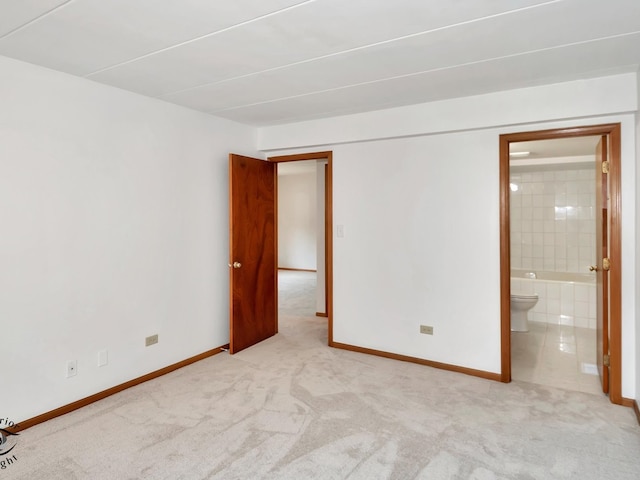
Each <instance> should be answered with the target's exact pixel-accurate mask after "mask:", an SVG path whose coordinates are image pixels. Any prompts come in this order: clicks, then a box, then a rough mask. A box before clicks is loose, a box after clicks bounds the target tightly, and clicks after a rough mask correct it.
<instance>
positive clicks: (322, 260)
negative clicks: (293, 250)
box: [268, 152, 333, 345]
mask: <svg viewBox="0 0 640 480" xmlns="http://www.w3.org/2000/svg"><path fill="white" fill-rule="evenodd" d="M268 160H269V162H274V163H277V164H278V167H279V168H280V165H283V166H284V165H286V164H298V165H303V164H308V163H310V162H313V163H315V165H316V167H317V169H316V175H317V177H316V178H317V180H318V181H317V188H318V193H319V195H318V196H317V199H318V200H317V203H318V205H319V206H320V207H321V208H319V209H318V220H319V221H320V223H321V225H319V226H318V228H317V231H318V232H321V233H322V234H321V235H318V236H317V238H316V241H317V253H318V254H317V260H316V312H315V315H316V316H318V317H326V318H327V321H328V325H327V326H328V338H327V343H328V345H332V343H333V328H332V327H333V322H332V319H333V316H332V306H333V301H332V298H333V295H332V293H333V292H332V285H333V281H332V279H333V271H332V265H333V260H332V259H333V242H332V225H333V220H332V216H333V207H332V201H331V200H332V197H333V196H332V172H333V169H332V160H333V154H332V152H313V153H303V154H296V155H283V156H276V157H269V159H268ZM320 189H322V191H321V190H320ZM276 237H277V238H278V239H279V238H280V234H279V233H278V235H277V236H276Z"/></svg>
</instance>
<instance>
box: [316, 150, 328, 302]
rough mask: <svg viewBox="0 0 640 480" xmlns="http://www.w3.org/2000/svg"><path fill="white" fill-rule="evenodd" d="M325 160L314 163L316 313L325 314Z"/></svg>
mask: <svg viewBox="0 0 640 480" xmlns="http://www.w3.org/2000/svg"><path fill="white" fill-rule="evenodd" d="M326 164H327V162H326V161H325V160H319V161H317V162H316V267H317V268H316V313H327V311H326V310H327V300H326V298H327V297H326V294H327V292H326V291H325V289H326V288H325V285H326V281H327V280H326V279H327V272H326V271H325V270H326V268H325V264H326V259H325V257H326V255H325V250H326V245H325V243H326V241H325V236H326V233H325V221H326V211H325V208H324V207H325V188H326V183H325V182H326V178H325V166H326Z"/></svg>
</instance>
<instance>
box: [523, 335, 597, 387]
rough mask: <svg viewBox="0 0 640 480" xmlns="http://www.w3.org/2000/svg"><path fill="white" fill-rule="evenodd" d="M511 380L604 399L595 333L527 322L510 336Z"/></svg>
mask: <svg viewBox="0 0 640 480" xmlns="http://www.w3.org/2000/svg"><path fill="white" fill-rule="evenodd" d="M511 378H512V379H513V380H520V381H524V382H530V383H536V384H539V385H548V386H553V387H561V388H565V389H567V390H576V391H580V392H587V393H594V394H598V395H604V394H603V393H602V387H601V386H600V378H599V377H598V370H597V367H596V331H595V330H594V329H589V328H580V327H572V326H567V325H553V324H548V323H541V322H529V331H528V332H511Z"/></svg>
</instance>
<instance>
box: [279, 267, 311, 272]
mask: <svg viewBox="0 0 640 480" xmlns="http://www.w3.org/2000/svg"><path fill="white" fill-rule="evenodd" d="M278 270H289V271H291V272H317V270H311V269H308V268H289V267H278Z"/></svg>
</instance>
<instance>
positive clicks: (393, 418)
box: [0, 280, 640, 480]
mask: <svg viewBox="0 0 640 480" xmlns="http://www.w3.org/2000/svg"><path fill="white" fill-rule="evenodd" d="M309 282H312V280H309V281H308V282H307V286H306V287H305V286H304V282H302V283H301V284H300V285H301V286H298V287H295V286H294V287H292V289H291V290H292V291H293V296H292V297H291V300H290V302H291V303H290V304H289V307H288V306H287V301H286V299H285V298H284V297H283V296H282V295H281V297H282V301H283V303H281V308H280V333H279V334H278V335H277V336H275V337H273V338H271V339H269V340H267V341H265V342H262V343H261V344H259V345H256V346H254V347H252V348H250V349H248V350H245V351H243V352H240V353H238V354H236V355H234V356H230V355H228V354H220V355H216V356H214V357H212V358H209V359H206V360H203V361H201V362H198V363H196V364H194V365H191V366H189V367H186V368H183V369H181V370H178V371H176V372H173V373H171V374H169V375H165V376H164V377H161V378H159V379H156V380H153V381H150V382H147V383H145V384H143V385H140V386H137V387H134V388H131V389H129V390H127V391H125V392H122V393H120V394H117V395H114V396H112V397H109V398H107V399H105V400H102V401H100V402H98V403H95V404H92V405H90V406H88V407H86V408H83V409H81V410H78V411H76V412H73V413H70V414H68V415H65V416H63V417H60V418H57V419H54V420H51V421H49V422H47V423H45V424H41V425H38V426H36V427H33V428H31V429H29V430H25V431H24V432H22V434H21V436H20V441H19V445H18V447H19V449H18V450H16V453H17V457H18V461H17V462H15V464H13V465H11V466H10V468H9V469H6V470H0V480H1V479H2V478H3V477H6V478H11V479H25V480H26V479H29V480H40V479H42V480H45V479H46V480H53V479H64V480H68V479H139V478H145V479H147V478H148V479H172V480H173V479H205V478H211V479H261V478H265V479H312V478H313V479H315V478H317V479H342V478H349V479H367V480H371V479H413V478H419V479H430V480H437V479H476V480H488V479H523V480H524V479H545V480H547V479H580V480H589V479H598V480H602V479H615V480H624V479H633V480H637V479H638V478H640V427H639V426H638V424H637V423H636V420H635V416H634V413H633V411H632V410H631V409H630V408H625V407H619V406H614V405H611V404H610V403H609V402H608V401H607V399H606V398H602V397H601V396H598V395H593V394H589V393H582V392H574V391H569V390H563V389H560V388H552V387H543V386H540V385H534V384H528V383H522V382H512V383H511V384H507V385H505V384H501V383H497V382H492V381H488V380H482V379H479V378H474V377H470V376H466V375H462V374H456V373H451V372H445V371H441V370H436V369H433V368H429V367H424V366H420V365H414V364H410V363H403V362H398V361H394V360H388V359H384V358H379V357H374V356H368V355H363V354H358V353H353V352H347V351H342V350H336V349H332V348H329V347H327V346H326V337H327V329H326V319H323V318H318V317H315V316H312V313H311V312H313V306H314V304H313V301H311V302H310V303H309V305H307V307H310V310H309V312H310V313H309V314H307V315H296V314H295V313H292V312H299V311H301V310H302V309H306V308H307V307H305V306H304V304H305V302H306V301H307V300H303V299H302V297H299V298H297V299H295V298H294V297H295V296H296V293H295V292H296V291H298V293H300V292H302V291H307V293H308V291H309V290H311V291H312V290H313V288H308V287H309V285H312V283H309ZM280 283H281V286H283V285H284V283H286V282H283V281H282V280H281V282H280ZM294 283H295V282H294Z"/></svg>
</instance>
